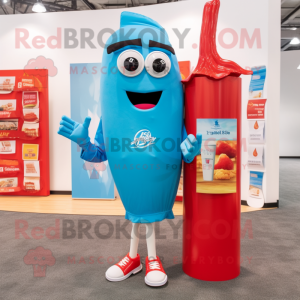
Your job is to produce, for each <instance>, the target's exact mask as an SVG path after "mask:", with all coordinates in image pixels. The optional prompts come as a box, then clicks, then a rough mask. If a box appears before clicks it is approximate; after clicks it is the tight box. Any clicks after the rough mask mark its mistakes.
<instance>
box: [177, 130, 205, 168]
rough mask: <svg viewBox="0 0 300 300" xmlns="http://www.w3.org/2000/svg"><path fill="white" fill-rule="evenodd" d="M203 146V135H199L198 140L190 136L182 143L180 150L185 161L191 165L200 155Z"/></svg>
mask: <svg viewBox="0 0 300 300" xmlns="http://www.w3.org/2000/svg"><path fill="white" fill-rule="evenodd" d="M201 144H202V134H198V133H197V138H195V136H194V135H193V134H189V135H188V137H187V138H186V139H185V140H184V141H183V142H182V143H181V145H180V148H181V151H182V155H183V157H184V159H185V160H186V161H187V162H189V163H191V162H192V161H193V160H194V158H195V156H197V155H199V154H200V149H201Z"/></svg>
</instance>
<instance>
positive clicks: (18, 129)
mask: <svg viewBox="0 0 300 300" xmlns="http://www.w3.org/2000/svg"><path fill="white" fill-rule="evenodd" d="M49 194H50V172H49V104H48V70H46V69H43V70H1V71H0V195H6V196H48V195H49Z"/></svg>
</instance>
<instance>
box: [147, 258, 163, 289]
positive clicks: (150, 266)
mask: <svg viewBox="0 0 300 300" xmlns="http://www.w3.org/2000/svg"><path fill="white" fill-rule="evenodd" d="M167 281H168V276H167V274H166V272H165V270H164V268H163V266H162V264H161V261H160V259H159V257H158V256H156V259H151V260H149V259H148V256H147V258H146V277H145V283H146V284H147V285H150V286H162V285H164V284H166V283H167Z"/></svg>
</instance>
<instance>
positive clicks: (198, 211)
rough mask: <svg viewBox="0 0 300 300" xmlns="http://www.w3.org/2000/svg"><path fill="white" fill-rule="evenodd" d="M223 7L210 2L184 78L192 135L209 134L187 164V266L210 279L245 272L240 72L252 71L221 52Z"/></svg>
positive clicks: (187, 270) (186, 269)
mask: <svg viewBox="0 0 300 300" xmlns="http://www.w3.org/2000/svg"><path fill="white" fill-rule="evenodd" d="M219 7H220V1H219V0H213V1H210V2H208V3H206V5H205V8H204V12H203V20H202V29H201V38H200V57H199V61H198V65H197V66H196V68H195V70H194V71H193V73H192V74H191V75H190V76H189V77H188V78H187V79H186V80H183V83H184V84H185V125H186V130H187V134H193V135H195V136H196V134H202V138H203V141H202V148H201V158H200V156H199V157H197V158H196V159H194V161H193V162H192V163H191V164H187V163H185V164H184V189H183V195H184V196H183V199H184V200H183V203H184V215H183V218H184V223H183V271H184V272H185V273H186V274H188V275H189V276H191V277H194V278H197V279H200V280H208V281H224V280H230V279H233V278H235V277H237V276H238V275H239V274H240V209H241V208H240V206H241V117H242V116H241V81H242V80H241V78H240V77H239V76H240V75H241V74H245V75H250V74H252V71H249V70H244V69H242V68H241V67H240V66H239V65H237V64H236V63H235V62H232V61H228V60H224V59H222V58H221V57H220V56H219V54H218V52H217V49H216V30H217V20H218V13H219ZM198 126H200V127H198ZM199 158H200V159H199ZM215 161H216V164H215ZM198 162H199V166H198ZM217 165H218V166H217Z"/></svg>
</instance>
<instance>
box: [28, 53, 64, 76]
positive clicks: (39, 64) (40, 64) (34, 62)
mask: <svg viewBox="0 0 300 300" xmlns="http://www.w3.org/2000/svg"><path fill="white" fill-rule="evenodd" d="M24 69H37V70H43V69H48V75H49V76H51V77H54V76H56V75H57V71H58V70H57V68H56V67H55V65H54V61H53V60H52V59H51V58H46V57H44V56H38V57H37V58H31V59H30V60H29V61H28V63H27V65H26V66H25V67H24Z"/></svg>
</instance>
